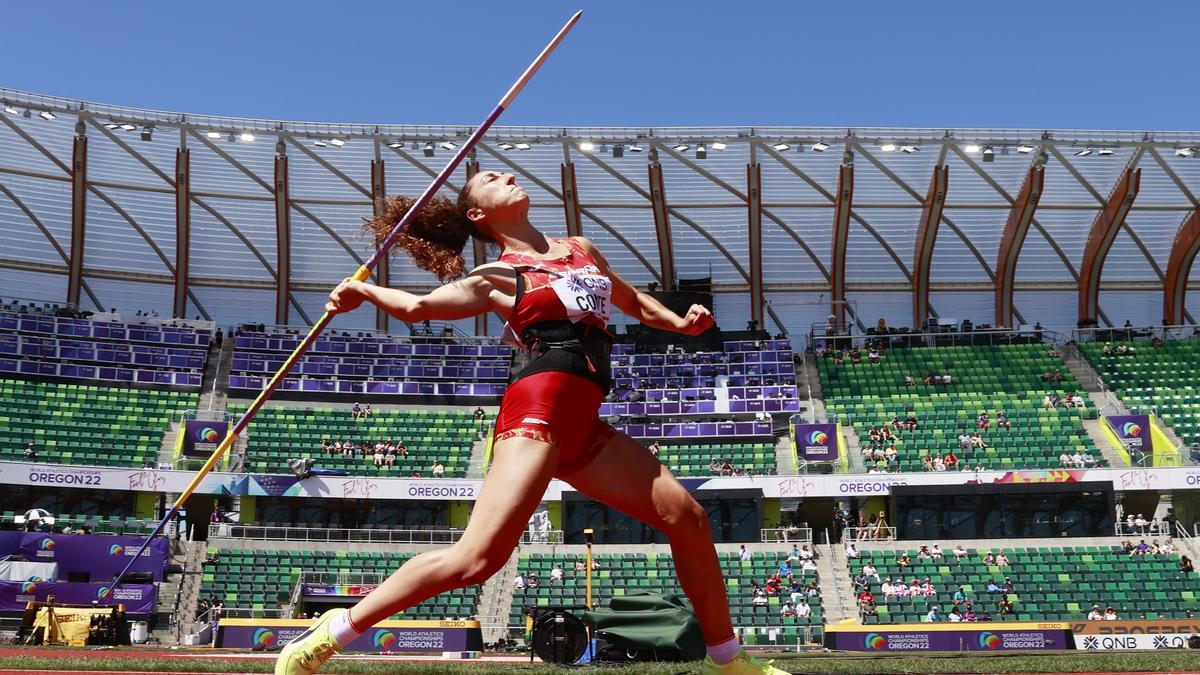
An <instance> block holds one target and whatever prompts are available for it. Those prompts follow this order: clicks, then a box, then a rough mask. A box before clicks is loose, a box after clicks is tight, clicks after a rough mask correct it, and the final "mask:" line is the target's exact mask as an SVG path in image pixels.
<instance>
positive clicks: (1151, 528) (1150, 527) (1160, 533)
mask: <svg viewBox="0 0 1200 675" xmlns="http://www.w3.org/2000/svg"><path fill="white" fill-rule="evenodd" d="M1178 529H1180V530H1182V529H1183V528H1178ZM1113 534H1114V535H1116V536H1118V537H1127V536H1128V537H1141V536H1146V537H1170V536H1171V535H1172V533H1171V528H1170V525H1169V524H1167V523H1164V522H1162V521H1160V520H1158V519H1157V518H1155V519H1154V520H1151V521H1150V522H1148V523H1147V524H1145V525H1143V526H1138V525H1133V524H1130V523H1128V522H1117V523H1113Z"/></svg>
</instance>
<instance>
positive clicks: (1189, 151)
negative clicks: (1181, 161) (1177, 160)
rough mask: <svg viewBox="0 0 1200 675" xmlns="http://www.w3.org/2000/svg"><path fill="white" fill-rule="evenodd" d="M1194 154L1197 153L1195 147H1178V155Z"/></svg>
mask: <svg viewBox="0 0 1200 675" xmlns="http://www.w3.org/2000/svg"><path fill="white" fill-rule="evenodd" d="M1194 154H1196V149H1195V148H1177V149H1176V150H1175V156H1176V157H1191V156H1192V155H1194Z"/></svg>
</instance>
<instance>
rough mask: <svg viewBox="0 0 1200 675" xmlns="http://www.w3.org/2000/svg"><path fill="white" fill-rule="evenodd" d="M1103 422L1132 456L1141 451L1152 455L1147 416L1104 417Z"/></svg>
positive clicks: (1151, 441)
mask: <svg viewBox="0 0 1200 675" xmlns="http://www.w3.org/2000/svg"><path fill="white" fill-rule="evenodd" d="M1104 421H1105V422H1107V423H1108V428H1109V429H1112V432H1113V434H1115V435H1116V437H1117V440H1119V441H1120V442H1121V443H1122V444H1123V445H1124V446H1125V449H1126V450H1128V451H1129V452H1130V453H1132V454H1135V455H1136V454H1137V452H1138V451H1141V452H1143V453H1145V454H1147V455H1150V454H1153V453H1154V440H1153V438H1152V435H1151V433H1150V416H1149V415H1105V416H1104Z"/></svg>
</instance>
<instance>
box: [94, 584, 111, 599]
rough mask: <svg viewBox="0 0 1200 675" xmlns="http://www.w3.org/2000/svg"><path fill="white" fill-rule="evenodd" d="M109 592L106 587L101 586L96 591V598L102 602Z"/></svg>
mask: <svg viewBox="0 0 1200 675" xmlns="http://www.w3.org/2000/svg"><path fill="white" fill-rule="evenodd" d="M109 592H110V591H109V588H108V586H101V587H100V588H97V589H96V598H97V599H99V600H103V599H105V598H107V597H108V594H109Z"/></svg>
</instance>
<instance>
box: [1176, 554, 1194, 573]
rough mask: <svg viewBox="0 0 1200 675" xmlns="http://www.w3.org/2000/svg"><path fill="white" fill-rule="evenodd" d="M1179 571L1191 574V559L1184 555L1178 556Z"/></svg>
mask: <svg viewBox="0 0 1200 675" xmlns="http://www.w3.org/2000/svg"><path fill="white" fill-rule="evenodd" d="M1179 571H1180V572H1181V573H1182V574H1191V573H1192V572H1193V571H1194V570H1193V568H1192V559H1191V558H1189V557H1187V556H1186V555H1184V556H1180V557H1179Z"/></svg>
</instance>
